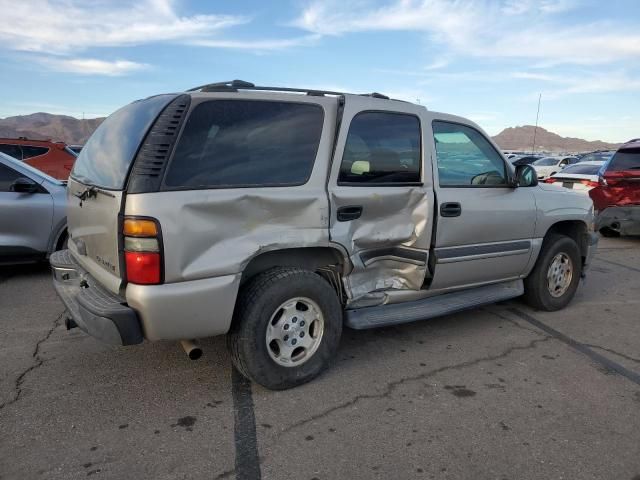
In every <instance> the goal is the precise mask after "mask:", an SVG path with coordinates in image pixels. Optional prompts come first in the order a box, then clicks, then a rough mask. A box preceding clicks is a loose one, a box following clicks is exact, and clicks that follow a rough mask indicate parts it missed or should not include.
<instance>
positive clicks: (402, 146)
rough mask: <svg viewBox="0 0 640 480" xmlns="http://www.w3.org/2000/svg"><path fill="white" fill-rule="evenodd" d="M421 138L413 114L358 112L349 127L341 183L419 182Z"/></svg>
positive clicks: (392, 183)
mask: <svg viewBox="0 0 640 480" xmlns="http://www.w3.org/2000/svg"><path fill="white" fill-rule="evenodd" d="M420 139H421V134H420V121H419V120H418V118H417V117H415V116H413V115H407V114H401V113H387V112H363V113H359V114H358V115H356V116H355V117H354V118H353V120H351V125H350V126H349V133H348V135H347V142H346V144H345V147H344V153H343V155H342V163H341V164H340V174H339V176H338V183H347V184H390V185H395V184H407V183H419V182H420V165H421V164H422V155H421V140H420Z"/></svg>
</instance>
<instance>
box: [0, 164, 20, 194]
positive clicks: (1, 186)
mask: <svg viewBox="0 0 640 480" xmlns="http://www.w3.org/2000/svg"><path fill="white" fill-rule="evenodd" d="M21 176H22V175H20V174H19V173H18V172H16V171H15V170H14V169H12V168H9V167H7V166H5V165H2V164H0V192H10V191H11V189H10V187H11V184H12V183H13V182H15V181H16V179H17V178H20V177H21Z"/></svg>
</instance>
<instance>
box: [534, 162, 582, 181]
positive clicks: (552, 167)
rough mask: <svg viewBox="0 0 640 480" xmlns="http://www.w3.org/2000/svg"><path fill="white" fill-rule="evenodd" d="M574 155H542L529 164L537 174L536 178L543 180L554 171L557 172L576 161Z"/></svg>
mask: <svg viewBox="0 0 640 480" xmlns="http://www.w3.org/2000/svg"><path fill="white" fill-rule="evenodd" d="M577 162H578V159H577V158H575V157H542V158H540V159H539V160H536V161H535V162H533V163H532V164H531V166H532V167H533V168H534V169H535V171H536V173H537V174H538V180H544V179H545V178H547V177H550V176H551V175H553V174H554V173H557V172H559V171H560V170H562V169H563V168H565V167H566V166H568V165H573V164H574V163H577Z"/></svg>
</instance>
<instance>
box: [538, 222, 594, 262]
mask: <svg viewBox="0 0 640 480" xmlns="http://www.w3.org/2000/svg"><path fill="white" fill-rule="evenodd" d="M553 233H555V234H558V235H565V236H567V237H569V238H572V239H573V240H574V241H575V242H576V243H577V244H578V248H579V249H580V256H581V257H582V262H583V263H584V261H585V260H586V257H587V249H588V246H589V236H588V228H587V225H586V224H585V223H584V222H581V221H580V220H564V221H562V222H558V223H554V224H553V225H552V226H551V228H549V230H547V234H546V235H545V236H544V238H545V240H546V239H547V238H548V237H549V235H550V234H553Z"/></svg>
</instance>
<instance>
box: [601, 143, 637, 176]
mask: <svg viewBox="0 0 640 480" xmlns="http://www.w3.org/2000/svg"><path fill="white" fill-rule="evenodd" d="M607 170H609V171H612V172H621V171H624V170H640V149H638V148H635V149H627V150H618V151H617V152H616V154H615V155H614V156H613V158H612V159H611V162H610V163H609V166H608V167H607Z"/></svg>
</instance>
